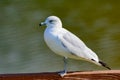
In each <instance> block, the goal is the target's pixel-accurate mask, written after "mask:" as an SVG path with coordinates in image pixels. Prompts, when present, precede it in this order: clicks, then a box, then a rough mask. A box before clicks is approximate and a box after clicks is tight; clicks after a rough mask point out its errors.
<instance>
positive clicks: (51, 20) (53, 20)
mask: <svg viewBox="0 0 120 80" xmlns="http://www.w3.org/2000/svg"><path fill="white" fill-rule="evenodd" d="M39 25H40V26H42V25H45V26H47V27H62V22H61V20H60V19H59V18H58V17H56V16H49V17H48V18H47V19H46V20H45V22H41V23H40V24H39Z"/></svg>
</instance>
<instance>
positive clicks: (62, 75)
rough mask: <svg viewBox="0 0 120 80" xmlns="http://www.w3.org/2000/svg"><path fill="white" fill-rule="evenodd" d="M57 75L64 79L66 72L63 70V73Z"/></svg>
mask: <svg viewBox="0 0 120 80" xmlns="http://www.w3.org/2000/svg"><path fill="white" fill-rule="evenodd" d="M58 74H59V75H60V76H61V77H64V76H65V75H66V74H67V72H66V71H65V70H63V71H60V72H59V73H58Z"/></svg>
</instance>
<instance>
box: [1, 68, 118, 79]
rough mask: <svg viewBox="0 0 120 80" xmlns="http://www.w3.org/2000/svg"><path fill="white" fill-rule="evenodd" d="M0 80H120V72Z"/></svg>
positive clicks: (9, 76) (17, 76) (8, 76)
mask: <svg viewBox="0 0 120 80" xmlns="http://www.w3.org/2000/svg"><path fill="white" fill-rule="evenodd" d="M0 80H120V70H105V71H84V72H69V73H68V74H67V75H65V76H64V77H63V78H62V77H61V76H60V75H58V73H57V72H45V73H21V74H0Z"/></svg>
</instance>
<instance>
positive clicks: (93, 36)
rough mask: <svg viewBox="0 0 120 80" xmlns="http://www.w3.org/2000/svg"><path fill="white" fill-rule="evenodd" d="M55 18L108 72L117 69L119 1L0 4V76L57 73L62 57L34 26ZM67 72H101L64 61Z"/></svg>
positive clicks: (9, 0) (6, 0)
mask: <svg viewBox="0 0 120 80" xmlns="http://www.w3.org/2000/svg"><path fill="white" fill-rule="evenodd" d="M50 15H56V16H58V17H60V18H61V20H62V22H63V27H65V28H66V29H68V30H70V31H71V32H73V33H74V34H76V35H77V36H78V37H80V38H81V39H82V40H83V41H84V42H85V43H86V45H87V46H88V47H90V48H91V49H92V50H93V51H95V52H96V54H97V55H98V56H99V58H100V59H101V60H103V61H105V62H106V63H107V64H108V65H109V66H111V68H112V69H120V1H119V0H116V1H113V0H80V1H74V0H0V73H19V72H45V71H59V70H61V69H62V68H63V62H62V57H61V56H58V55H56V54H54V53H53V52H52V51H51V50H49V48H48V47H47V46H46V44H45V42H44V39H43V32H44V29H45V27H39V26H38V24H39V23H40V22H41V21H44V20H45V18H46V17H48V16H50ZM68 69H69V70H78V71H81V70H82V71H83V70H102V69H104V68H101V67H98V66H96V65H94V64H91V63H88V62H84V61H76V60H72V59H69V60H68Z"/></svg>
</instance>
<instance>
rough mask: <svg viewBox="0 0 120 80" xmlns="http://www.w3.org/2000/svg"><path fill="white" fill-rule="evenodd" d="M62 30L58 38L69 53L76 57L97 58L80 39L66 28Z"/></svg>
mask: <svg viewBox="0 0 120 80" xmlns="http://www.w3.org/2000/svg"><path fill="white" fill-rule="evenodd" d="M64 30H65V29H64ZM64 32H65V33H63V35H62V36H59V39H60V41H61V43H62V45H63V47H65V48H66V49H67V50H68V51H69V52H70V53H72V54H73V55H75V56H77V57H81V58H85V59H94V60H98V57H97V55H96V54H95V53H94V52H93V51H92V50H90V49H89V48H88V47H87V46H86V45H85V44H84V42H83V41H82V40H80V39H79V38H78V37H77V36H75V35H74V34H72V33H71V32H69V31H67V30H65V31H64Z"/></svg>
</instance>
